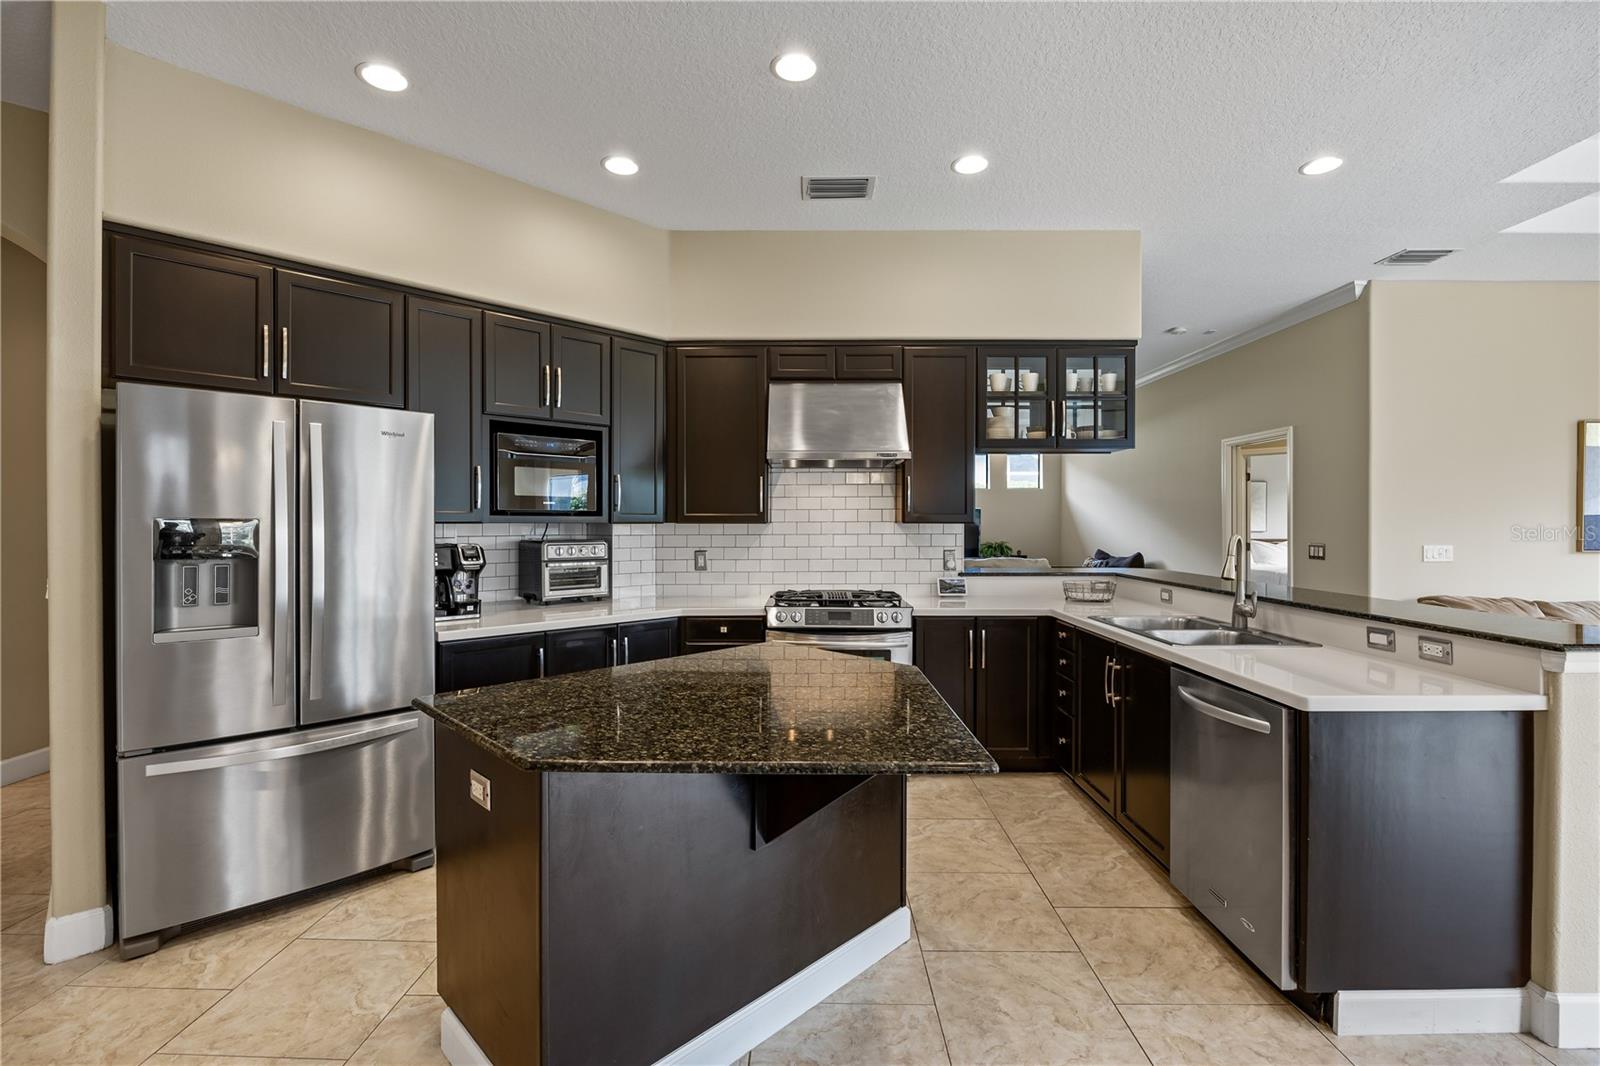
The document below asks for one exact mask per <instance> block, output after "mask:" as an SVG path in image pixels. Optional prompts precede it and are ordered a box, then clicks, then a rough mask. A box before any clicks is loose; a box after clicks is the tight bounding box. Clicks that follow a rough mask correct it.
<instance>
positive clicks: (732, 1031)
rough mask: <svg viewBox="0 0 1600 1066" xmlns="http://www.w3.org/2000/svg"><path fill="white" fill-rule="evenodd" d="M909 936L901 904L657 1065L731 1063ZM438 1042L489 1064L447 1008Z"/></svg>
mask: <svg viewBox="0 0 1600 1066" xmlns="http://www.w3.org/2000/svg"><path fill="white" fill-rule="evenodd" d="M909 939H911V911H910V910H908V909H907V908H905V907H901V908H900V909H899V910H897V911H895V912H894V913H893V914H891V915H889V916H888V917H886V918H884V919H883V920H882V921H879V922H878V923H877V924H875V925H873V926H872V927H871V928H869V929H866V930H864V931H862V932H861V933H858V934H857V935H856V936H854V937H852V938H851V939H850V940H848V941H846V942H845V943H843V944H841V945H839V946H838V947H837V948H834V949H833V950H832V951H830V952H828V954H826V955H824V956H823V957H822V958H820V959H818V960H817V961H816V962H814V963H812V964H811V965H810V966H807V967H806V968H805V969H803V970H801V971H800V972H799V973H797V974H795V975H794V976H793V977H791V978H789V979H788V980H787V981H785V982H783V983H782V984H780V985H778V986H777V987H776V988H774V989H772V990H771V991H769V992H767V993H765V994H764V995H762V996H759V997H757V998H756V999H754V1000H752V1001H751V1002H750V1003H747V1004H746V1005H745V1006H743V1007H741V1008H739V1009H738V1010H736V1011H734V1012H733V1013H732V1014H730V1015H728V1016H727V1017H726V1018H724V1019H722V1021H720V1022H718V1023H717V1024H716V1025H713V1026H712V1027H711V1028H710V1029H707V1030H706V1031H705V1032H703V1033H701V1034H700V1035H699V1036H697V1037H695V1038H694V1039H692V1040H690V1041H689V1042H688V1043H686V1044H684V1045H683V1046H682V1047H679V1048H678V1049H677V1050H675V1051H672V1052H669V1053H668V1054H666V1055H664V1056H662V1057H661V1059H660V1061H659V1062H658V1063H657V1064H656V1066H725V1064H726V1063H729V1062H733V1061H734V1060H735V1059H738V1058H740V1057H742V1056H743V1055H744V1054H745V1052H747V1051H749V1050H750V1049H751V1048H753V1047H755V1046H756V1045H757V1044H759V1043H761V1042H762V1041H763V1040H765V1039H767V1038H768V1037H769V1036H771V1035H772V1034H774V1033H776V1032H777V1031H778V1030H779V1029H782V1028H783V1027H784V1026H786V1025H788V1024H789V1023H790V1022H792V1021H794V1020H795V1019H796V1018H798V1017H800V1015H802V1014H804V1013H805V1012H806V1011H808V1010H810V1009H811V1008H812V1007H814V1006H816V1005H817V1004H818V1003H821V1002H822V1001H823V1000H825V999H827V998H828V997H829V996H831V995H833V993H835V992H837V991H838V990H839V989H841V988H843V987H844V986H845V985H846V984H849V983H850V982H851V981H853V980H855V978H857V977H859V976H860V975H861V974H862V973H863V972H864V971H865V970H866V969H867V967H869V966H871V965H872V964H873V963H875V962H877V961H878V960H879V959H881V958H883V957H884V956H885V955H887V954H889V953H890V952H891V951H893V950H894V949H895V948H897V947H899V946H900V945H901V944H904V943H905V942H906V941H907V940H909ZM439 1045H440V1047H441V1048H443V1050H444V1057H445V1058H447V1059H449V1060H450V1064H451V1066H491V1063H490V1062H489V1058H488V1056H486V1055H485V1054H484V1053H483V1049H482V1048H480V1047H478V1044H477V1042H476V1041H475V1040H473V1039H472V1034H471V1033H469V1032H467V1027H466V1026H464V1025H462V1024H461V1019H459V1018H457V1017H456V1015H455V1012H454V1011H452V1010H450V1009H449V1008H448V1007H447V1008H446V1009H445V1012H444V1014H443V1016H442V1017H441V1018H440V1019H439Z"/></svg>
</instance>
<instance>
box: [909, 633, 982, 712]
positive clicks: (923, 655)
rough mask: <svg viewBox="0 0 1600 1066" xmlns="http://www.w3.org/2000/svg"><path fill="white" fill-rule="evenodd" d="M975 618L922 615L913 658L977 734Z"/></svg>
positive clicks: (954, 709) (947, 701)
mask: <svg viewBox="0 0 1600 1066" xmlns="http://www.w3.org/2000/svg"><path fill="white" fill-rule="evenodd" d="M975 639H976V634H975V632H974V626H973V619H971V618H918V619H917V620H916V639H915V643H914V645H913V647H914V651H913V653H912V660H913V661H914V662H915V663H916V666H917V669H919V670H921V671H922V672H923V674H924V675H925V676H926V677H927V679H928V682H929V683H930V684H932V685H933V687H934V688H936V689H938V691H939V695H941V696H943V697H944V701H945V702H946V703H948V704H949V705H950V709H951V710H953V711H955V712H956V714H957V716H959V717H960V719H961V721H962V722H964V723H966V727H967V728H968V729H970V730H972V732H973V735H974V736H976V735H977V732H978V720H977V717H976V716H975V715H974V714H973V713H972V668H973V666H974V665H975V664H976V662H977V659H976V648H975V646H974V641H975Z"/></svg>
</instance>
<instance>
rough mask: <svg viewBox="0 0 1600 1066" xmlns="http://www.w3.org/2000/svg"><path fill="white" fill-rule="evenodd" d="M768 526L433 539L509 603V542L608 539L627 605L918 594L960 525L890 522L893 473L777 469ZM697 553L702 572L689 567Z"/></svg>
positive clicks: (531, 528) (485, 528) (561, 526)
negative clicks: (786, 592)
mask: <svg viewBox="0 0 1600 1066" xmlns="http://www.w3.org/2000/svg"><path fill="white" fill-rule="evenodd" d="M768 476H769V478H770V480H771V484H770V485H769V487H768V492H769V495H770V506H771V512H770V514H769V517H770V518H771V519H772V521H771V522H770V523H768V524H766V525H747V524H742V523H741V524H726V525H722V524H715V523H709V524H708V523H682V524H675V525H632V524H629V525H616V526H604V525H582V524H578V523H572V522H566V523H561V522H551V523H549V524H548V525H547V524H546V523H543V522H534V523H508V524H504V525H501V524H496V523H489V524H477V523H470V522H468V523H446V524H440V525H437V526H435V527H434V538H435V539H436V540H439V541H460V540H470V541H474V542H476V543H479V544H482V545H483V547H484V551H485V554H486V557H487V563H488V565H487V566H486V567H485V568H484V573H483V580H482V582H481V588H482V591H483V598H484V599H485V600H486V601H490V602H493V601H497V600H515V599H516V598H517V592H516V589H517V542H518V541H520V540H523V539H524V538H526V537H530V536H531V537H537V536H541V535H544V536H552V537H555V536H562V537H571V536H609V537H610V539H611V548H612V567H611V584H612V595H613V597H614V598H616V599H619V600H625V601H627V602H630V603H646V604H648V603H654V602H656V601H657V600H671V599H673V598H679V599H681V598H685V597H702V596H737V597H742V598H743V597H750V598H753V597H758V596H763V595H766V594H767V593H770V592H772V591H774V590H776V589H779V588H828V587H841V586H843V587H858V586H866V587H877V586H883V585H888V586H892V587H895V588H898V589H900V590H902V591H908V590H909V591H925V590H927V588H928V587H929V586H930V585H931V584H932V583H933V582H934V581H935V580H937V579H938V577H939V576H940V573H941V567H942V565H943V561H944V550H945V549H946V548H959V547H961V540H962V527H961V525H960V524H959V523H942V524H933V523H930V524H924V525H900V524H898V523H896V522H895V520H894V517H895V484H896V477H895V474H894V472H893V471H887V470H872V471H862V470H850V471H811V470H775V471H772V472H770V473H769V475H768ZM697 549H703V550H705V552H706V555H707V562H708V564H709V568H708V569H706V570H703V571H697V570H695V569H694V568H693V565H692V560H693V558H694V552H695V551H696V550H697Z"/></svg>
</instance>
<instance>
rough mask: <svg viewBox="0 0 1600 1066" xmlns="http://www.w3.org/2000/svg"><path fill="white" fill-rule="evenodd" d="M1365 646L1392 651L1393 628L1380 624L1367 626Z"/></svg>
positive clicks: (1375, 649)
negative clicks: (1386, 627)
mask: <svg viewBox="0 0 1600 1066" xmlns="http://www.w3.org/2000/svg"><path fill="white" fill-rule="evenodd" d="M1367 647H1369V648H1371V649H1372V650H1373V651H1388V652H1392V651H1394V630H1392V629H1384V628H1383V627H1382V626H1368V627H1367Z"/></svg>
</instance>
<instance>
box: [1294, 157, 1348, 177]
mask: <svg viewBox="0 0 1600 1066" xmlns="http://www.w3.org/2000/svg"><path fill="white" fill-rule="evenodd" d="M1342 166H1344V160H1343V159H1340V158H1339V157H1338V156H1336V155H1319V156H1317V158H1315V159H1313V160H1311V162H1309V163H1305V164H1302V165H1301V167H1300V173H1302V174H1304V175H1305V176H1306V177H1308V178H1314V177H1316V176H1317V175H1319V174H1332V173H1333V172H1334V171H1335V170H1338V169H1339V168H1340V167H1342Z"/></svg>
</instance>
